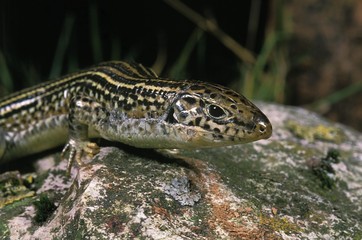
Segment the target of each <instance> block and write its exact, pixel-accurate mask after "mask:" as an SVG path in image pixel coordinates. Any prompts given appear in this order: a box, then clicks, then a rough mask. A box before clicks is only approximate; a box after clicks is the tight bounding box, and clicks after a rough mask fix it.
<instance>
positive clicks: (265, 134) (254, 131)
mask: <svg viewBox="0 0 362 240" xmlns="http://www.w3.org/2000/svg"><path fill="white" fill-rule="evenodd" d="M166 121H168V122H169V123H172V124H174V125H182V128H178V129H184V130H183V131H181V132H180V133H179V134H180V135H183V136H181V137H182V138H183V139H185V140H186V141H188V142H193V143H194V146H193V147H212V146H225V145H233V144H240V143H247V142H252V141H256V140H259V139H267V138H269V137H270V136H271V134H272V125H271V123H270V122H269V120H268V118H267V117H266V116H265V115H264V114H263V113H262V112H261V111H260V110H259V109H258V108H257V107H256V106H255V105H254V104H253V103H251V102H250V101H249V100H247V99H246V98H245V97H244V96H242V95H240V94H238V93H236V92H235V91H233V90H231V89H228V88H225V87H223V86H220V85H214V84H209V83H201V82H196V83H194V84H193V85H191V86H190V87H189V88H188V89H187V90H185V91H183V92H181V93H180V94H178V96H177V97H176V100H175V101H174V102H173V104H172V106H171V108H170V111H169V114H168V117H167V119H166Z"/></svg>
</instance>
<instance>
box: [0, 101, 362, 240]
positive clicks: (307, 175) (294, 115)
mask: <svg viewBox="0 0 362 240" xmlns="http://www.w3.org/2000/svg"><path fill="white" fill-rule="evenodd" d="M260 105H261V108H262V110H263V111H264V112H265V113H266V114H267V115H268V117H269V119H270V120H271V122H272V123H273V127H274V133H273V137H272V138H271V139H269V140H263V141H258V142H255V143H251V144H245V145H238V146H231V147H225V148H213V149H202V150H178V151H173V152H172V151H169V152H167V154H166V153H165V152H162V153H158V152H155V151H152V150H140V149H133V148H125V149H123V148H116V147H104V148H102V149H101V152H100V154H98V155H97V156H96V157H95V158H94V159H93V160H92V161H90V162H89V163H87V164H86V165H85V166H84V167H81V168H80V169H78V168H77V167H75V168H73V170H72V174H71V177H67V176H66V174H65V169H66V163H65V162H60V161H59V154H55V155H52V156H50V157H49V158H50V160H49V161H50V162H53V161H54V159H55V161H54V162H55V166H53V167H52V168H50V169H49V170H48V171H44V169H42V168H41V167H40V168H39V169H38V172H41V173H40V174H38V176H37V178H36V179H37V181H36V184H35V185H34V184H33V185H32V186H31V187H29V188H30V191H35V192H36V194H35V196H29V197H24V198H21V199H16V200H17V201H15V200H14V201H13V202H12V203H10V204H7V205H6V206H4V207H3V208H1V209H0V216H1V217H0V237H1V239H8V238H10V239H134V238H136V239H361V238H362V230H361V229H362V135H361V134H360V133H358V132H356V131H354V130H352V129H349V128H347V127H345V126H343V125H340V124H336V123H331V122H327V121H326V120H324V119H322V118H320V117H319V116H317V115H316V114H313V113H311V112H308V111H306V110H303V109H299V108H293V107H286V106H279V105H273V104H260ZM333 136H335V138H334V137H333ZM43 161H44V160H43ZM45 165H47V164H38V166H45ZM78 170H79V171H78Z"/></svg>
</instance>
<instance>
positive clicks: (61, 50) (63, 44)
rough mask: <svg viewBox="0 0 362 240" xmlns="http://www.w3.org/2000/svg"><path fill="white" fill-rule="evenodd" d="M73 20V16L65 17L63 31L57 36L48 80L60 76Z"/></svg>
mask: <svg viewBox="0 0 362 240" xmlns="http://www.w3.org/2000/svg"><path fill="white" fill-rule="evenodd" d="M74 20H75V17H74V16H73V15H67V16H66V17H65V21H64V25H63V30H62V32H61V34H60V36H59V40H58V45H57V48H56V50H55V54H54V59H53V65H52V67H51V70H50V74H49V77H50V78H55V77H58V76H59V75H60V74H61V70H62V65H63V62H64V56H65V52H66V50H67V48H68V46H69V40H70V36H71V34H72V29H73V26H74Z"/></svg>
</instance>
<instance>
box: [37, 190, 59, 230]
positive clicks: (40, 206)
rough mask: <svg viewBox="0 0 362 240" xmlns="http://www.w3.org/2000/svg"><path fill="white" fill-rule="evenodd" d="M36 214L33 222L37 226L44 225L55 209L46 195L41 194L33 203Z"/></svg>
mask: <svg viewBox="0 0 362 240" xmlns="http://www.w3.org/2000/svg"><path fill="white" fill-rule="evenodd" d="M34 206H35V209H36V214H35V217H34V221H35V222H36V223H37V224H42V223H44V222H45V221H46V220H47V219H48V218H49V217H50V216H51V215H52V214H53V212H54V211H55V210H56V209H57V207H56V206H55V204H54V202H53V201H52V200H51V199H49V197H48V196H47V195H46V194H41V195H40V197H39V200H38V201H36V202H34Z"/></svg>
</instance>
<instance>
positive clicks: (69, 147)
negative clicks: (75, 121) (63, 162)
mask: <svg viewBox="0 0 362 240" xmlns="http://www.w3.org/2000/svg"><path fill="white" fill-rule="evenodd" d="M68 151H69V155H68V158H67V160H68V165H67V173H68V174H69V173H70V170H71V168H72V165H73V162H74V160H75V161H76V162H77V164H78V165H79V166H83V165H84V163H83V161H82V156H83V153H85V154H86V155H87V156H88V157H90V158H92V157H94V156H95V155H96V154H98V153H99V151H100V149H99V146H98V145H97V144H96V143H93V142H89V141H75V140H74V139H70V140H69V141H68V143H67V144H66V145H65V147H64V148H63V151H62V154H61V157H62V158H63V159H64V158H65V154H66V153H67V152H68Z"/></svg>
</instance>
